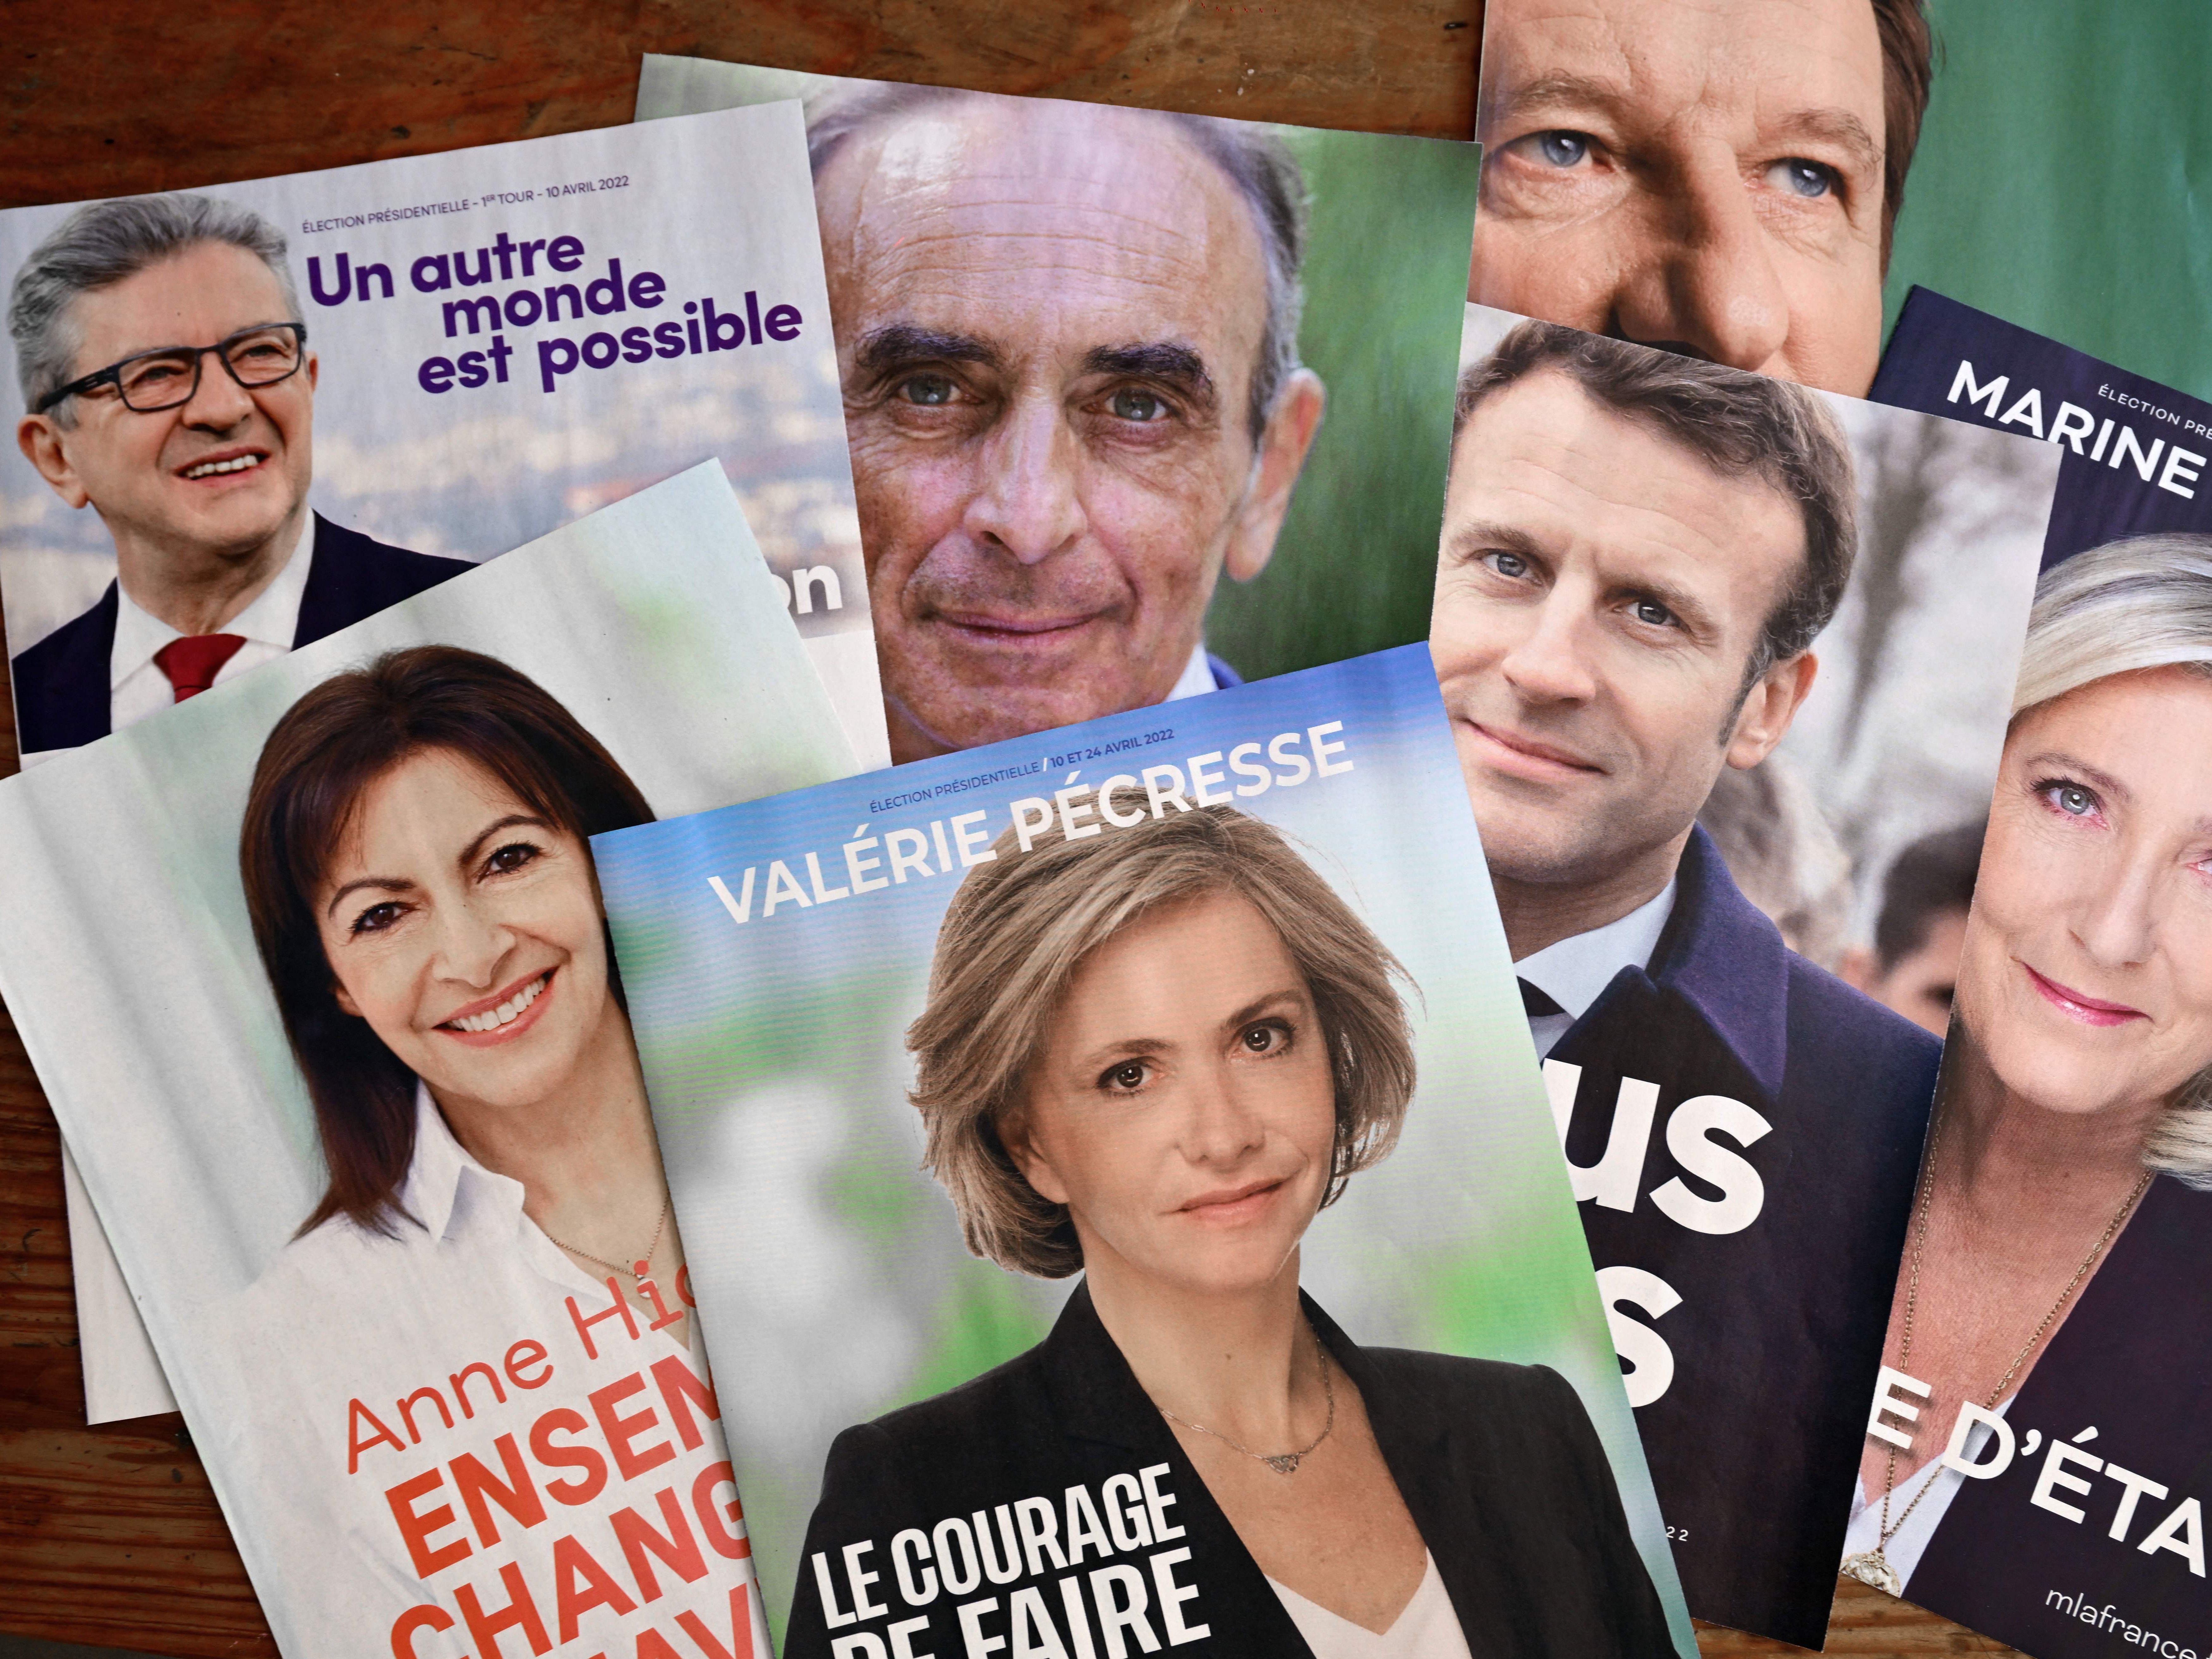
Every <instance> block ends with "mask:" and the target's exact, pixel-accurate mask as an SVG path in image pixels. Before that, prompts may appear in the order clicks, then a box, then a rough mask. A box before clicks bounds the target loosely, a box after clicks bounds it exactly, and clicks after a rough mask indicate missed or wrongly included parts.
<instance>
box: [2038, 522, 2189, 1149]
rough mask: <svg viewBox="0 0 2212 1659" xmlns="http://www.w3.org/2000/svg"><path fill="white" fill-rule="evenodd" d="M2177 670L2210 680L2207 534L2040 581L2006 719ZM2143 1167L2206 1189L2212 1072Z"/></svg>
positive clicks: (2145, 540) (2155, 1131) (2135, 543)
mask: <svg viewBox="0 0 2212 1659" xmlns="http://www.w3.org/2000/svg"><path fill="white" fill-rule="evenodd" d="M2152 668H2180V669H2185V670H2186V671H2188V672H2190V673H2192V674H2197V675H2201V676H2203V678H2207V679H2212V536H2191V535H2183V534H2169V535H2156V536H2136V537H2131V538H2129V539H2128V540H2125V541H2118V542H2109V543H2107V544H2106V545H2104V546H2103V547H2097V548H2092V549H2091V550H2089V551H2087V552H2086V553H2076V554H2075V556H2073V557H2072V558H2070V559H2069V560H2067V561H2066V562H2064V563H2063V564H2060V565H2056V566H2053V567H2052V568H2051V569H2049V570H2046V571H2045V572H2044V574H2043V578H2042V580H2040V581H2039V582H2038V583H2037V584H2036V586H2035V608H2034V609H2033V611H2030V612H2029V613H2028V618H2027V647H2026V649H2025V650H2024V651H2023V652H2022V653H2021V662H2020V682H2019V689H2018V690H2016V691H2015V693H2014V694H2013V718H2014V719H2015V720H2018V719H2019V718H2020V716H2021V715H2022V714H2026V713H2027V711H2028V710H2029V709H2031V708H2041V707H2042V706H2043V705H2044V704H2045V703H2048V702H2052V701H2053V700H2055V699H2057V698H2059V697H2063V696H2065V695H2066V694H2067V693H2068V692H2069V691H2078V690H2081V688H2082V687H2083V686H2085V685H2089V684H2093V683H2094V682H2096V681H2098V680H2102V679H2107V678H2111V677H2112V675H2114V674H2135V673H2141V672H2142V671H2144V670H2146V669H2152ZM2142 1161H2143V1165H2144V1167H2145V1168H2147V1169H2151V1170H2158V1171H2160V1173H2162V1174H2165V1175H2170V1176H2173V1177H2174V1178H2175V1179H2176V1180H2178V1181H2180V1182H2183V1183H2184V1184H2185V1185H2187V1186H2191V1187H2194V1188H2197V1191H2199V1192H2212V1066H2206V1067H2205V1068H2204V1069H2203V1071H2200V1072H2199V1073H2197V1075H2196V1076H2195V1077H2193V1078H2191V1079H2190V1080H2189V1081H2188V1082H2187V1083H2185V1084H2184V1085H2182V1087H2181V1089H2180V1090H2179V1091H2178V1092H2177V1093H2176V1094H2175V1096H2174V1097H2173V1100H2172V1103H2171V1104H2169V1105H2168V1106H2167V1107H2166V1110H2165V1111H2163V1112H2161V1113H2160V1114H2159V1116H2158V1119H2157V1121H2155V1122H2154V1123H2153V1124H2152V1126H2151V1131H2150V1134H2149V1137H2148V1139H2146V1140H2145V1141H2144V1143H2143V1154H2142Z"/></svg>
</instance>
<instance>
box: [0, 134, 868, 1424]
mask: <svg viewBox="0 0 2212 1659" xmlns="http://www.w3.org/2000/svg"><path fill="white" fill-rule="evenodd" d="M733 178H742V179H744V189H743V191H742V193H741V195H739V196H735V197H733V196H732V193H731V189H730V183H729V181H730V180H731V179H733ZM125 272H128V273H129V274H127V275H125V274H123V273H125ZM821 273H822V266H821V256H820V252H819V244H818V241H817V237H816V235H815V230H814V212H813V204H812V200H811V194H810V192H809V191H808V188H807V185H806V173H805V151H804V145H803V141H802V137H801V133H800V128H799V117H798V112H796V111H795V110H774V109H754V110H748V111H744V112H731V113H728V114H717V115H714V117H712V118H709V119H705V120H701V121H696V122H677V123H674V124H671V125H662V126H655V127H653V128H652V129H650V130H649V131H648V130H644V129H638V130H633V129H630V128H617V129H611V130H608V131H600V132H588V133H574V134H569V135H566V136H562V137H550V138H540V139H532V140H528V141H526V142H523V143H512V144H501V145H495V146H490V147H488V148H485V149H476V150H468V151H459V152H454V153H452V154H448V155H428V156H413V157H406V158H402V159H398V160H393V161H376V162H371V163H368V164H365V165H362V166H358V167H339V168H335V169H331V170H328V171H325V172H319V173H300V174H295V175H292V176H289V177H284V178H277V179H256V180H249V181H246V182H241V183H238V184H228V185H212V186H209V187H207V188H205V189H202V190H197V191H171V192H167V193H164V194H161V195H158V196H152V197H134V198H129V199H126V200H123V201H119V202H110V203H95V204H54V205H49V206H40V207H27V208H17V209H11V210H7V211H4V212H0V280H4V281H5V282H7V283H9V285H10V289H11V293H12V296H13V300H12V309H11V313H10V316H11V319H12V320H11V331H12V334H13V344H12V346H11V351H12V354H13V355H12V357H11V362H12V364H13V367H14V369H15V375H16V378H17V381H18V384H19V385H20V386H21V389H22V392H23V395H24V398H25V404H26V407H27V408H28V407H29V405H31V404H35V403H42V402H45V401H46V399H47V398H48V397H49V396H50V395H51V394H52V392H56V391H58V390H60V389H61V388H63V387H64V386H70V385H74V384H75V383H76V380H78V379H79V378H82V377H83V376H85V375H88V374H97V373H98V372H99V371H100V370H103V369H106V368H109V367H110V366H111V365H112V364H114V363H115V362H118V360H121V359H125V358H126V357H135V356H137V354H141V353H144V352H148V351H152V350H154V349H156V348H161V347H167V346H173V345H177V344H185V345H208V344H212V343H216V342H217V341H218V340H224V339H233V340H234V343H233V345H232V347H231V349H230V351H229V354H228V356H222V357H218V356H210V355H207V354H202V355H200V356H197V357H196V358H194V359H192V360H191V365H186V364H185V362H184V360H183V359H182V358H181V357H176V356H174V355H173V354H171V355H170V356H161V355H159V354H157V355H156V356H154V357H152V358H143V357H140V358H138V359H137V368H134V369H133V370H132V375H131V382H132V384H131V390H130V392H129V393H128V394H127V395H128V396H129V397H130V398H131V399H132V400H133V401H134V402H135V403H137V404H144V405H146V406H147V407H146V409H145V410H143V411H142V410H138V409H134V408H131V407H127V406H124V405H123V404H122V403H121V398H122V397H123V396H124V395H125V393H124V392H123V391H122V390H121V387H120V383H119V380H111V381H107V382H104V383H100V384H96V385H94V386H91V387H89V388H88V390H86V391H85V392H81V393H79V394H77V395H76V396H74V397H70V398H64V399H62V400H61V401H60V402H58V403H57V404H54V405H53V406H52V408H50V409H48V410H45V411H44V412H40V411H36V410H33V412H32V413H31V415H30V416H28V417H27V420H26V422H25V430H24V433H23V438H24V446H23V453H17V448H16V447H10V448H9V451H8V453H7V454H6V455H5V456H4V457H0V602H4V605H3V606H0V608H4V610H5V612H6V617H7V645H8V652H9V657H10V659H11V663H12V682H11V683H12V687H13V691H14V696H15V727H16V737H17V741H18V743H19V744H20V746H21V750H23V759H24V761H25V763H26V764H31V763H36V762H37V761H38V760H39V759H40V758H41V757H42V756H44V755H46V754H52V753H56V752H60V751H61V750H65V749H68V748H70V747H73V746H75V745H76V744H80V743H83V742H86V741H89V740H91V739H92V738H96V737H99V736H102V735H104V734H106V732H108V731H110V730H112V729H116V728H118V727H120V726H125V725H128V724H130V723H131V721H133V720H137V719H141V718H144V717H146V716H149V715H151V714H157V713H159V712H161V710H163V709H165V708H168V707H171V706H172V705H173V702H174V701H175V700H176V697H177V696H178V695H179V691H178V683H176V682H174V681H173V679H172V678H171V677H170V675H169V672H168V671H167V669H165V668H164V667H163V665H162V663H161V660H160V659H159V653H161V652H162V651H163V650H164V649H165V647H166V646H167V643H168V642H169V641H173V639H174V638H175V637H176V635H178V634H179V633H183V634H185V635H200V634H209V633H218V634H221V635H228V636H230V637H232V638H234V639H235V640H237V641H240V643H238V644H236V645H234V647H231V652H232V654H230V655H228V657H223V658H218V659H210V661H209V663H208V665H206V667H205V669H204V672H205V673H206V675H207V676H208V677H209V678H210V679H211V681H212V683H215V684H228V683H229V682H230V681H231V680H232V679H234V678H237V677H238V676H239V675H240V674H241V673H244V672H246V671H249V670H251V669H252V667H254V666H256V665H258V664H260V663H262V662H265V661H268V660H270V659H273V658H275V657H276V656H277V655H279V654H281V653H283V651H285V650H287V649H289V648H290V647H292V646H294V645H295V644H305V643H307V642H308V641H313V640H315V639H319V638H320V637H322V636H323V635H326V634H329V633H331V632H332V631H334V630H336V629H341V628H343V627H345V626H348V625H349V624H350V623H354V622H356V621H358V620H360V619H361V618H362V617H366V616H368V615H370V614H372V613H373V612H374V611H379V610H381V609H382V608H384V606H386V605H389V604H392V603H393V602H395V601H396V600H398V599H402V598H404V597H406V596H407V595H408V594H410V593H412V592H417V591H419V590H420V589H422V587H424V586H428V584H430V583H432V582H435V581H439V580H444V579H445V578H447V577H448V576H450V575H453V574H456V573H458V572H459V571H462V570H465V569H466V568H469V567H470V565H471V563H472V562H476V561H478V560H482V559H484V558H488V557H490V556H493V555H495V554H499V553H503V552H505V551H506V550H507V549H508V548H511V547H514V546H517V545H519V544H522V543H524V542H526V541H529V540H532V538H536V537H538V536H542V535H544V533H545V532H548V531H550V530H551V529H553V528H555V527H556V526H559V525H561V524H563V523H566V522H568V520H572V519H574V518H575V517H577V516H578V515H580V514H581V513H588V512H590V511H592V509H593V508H594V507H599V506H602V505H604V504H605V503H606V502H608V501H614V500H617V499H618V498H620V497H621V496H623V495H628V494H629V493H630V492H631V491H633V490H635V489H638V488H640V487H641V486H642V485H644V484H647V483H651V482H653V480H655V479H658V478H663V477H668V476H669V475H670V474H671V473H674V472H676V471H681V470H682V469H684V468H686V467H689V466H691V465H696V463H697V462H699V461H701V460H702V459H706V458H708V457H709V456H713V457H717V458H719V459H720V460H721V462H722V464H723V465H724V468H725V470H726V471H727V473H728V474H729V477H730V478H731V480H732V483H733V484H734V485H735V486H736V488H737V489H738V495H739V498H740V499H741V501H743V502H744V508H745V512H746V513H747V515H748V517H749V519H750V522H751V523H752V524H753V525H754V526H756V530H757V535H758V538H759V544H760V546H761V549H762V550H763V552H764V553H765V554H766V556H767V558H768V562H769V568H770V569H771V570H772V571H774V572H775V574H776V577H777V580H780V581H781V582H782V583H783V584H784V586H785V588H786V590H787V600H788V607H789V609H790V610H791V611H792V612H793V616H794V617H795V619H796V621H797V623H798V624H799V633H800V635H801V636H802V638H803V639H804V640H805V642H806V646H807V650H808V653H809V655H810V657H811V659H812V660H813V661H814V663H815V665H816V668H817V671H819V673H820V676H821V678H822V680H823V684H824V685H825V686H826V687H828V688H829V693H830V696H831V698H832V701H833V703H834V704H835V706H836V708H837V711H838V714H839V717H840V719H841V720H842V722H843V723H844V726H845V728H846V732H847V735H848V738H849V739H850V741H851V743H852V745H853V748H854V752H855V754H856V755H857V756H858V757H860V760H861V761H862V763H864V764H870V765H879V764H882V763H884V760H885V759H886V758H887V750H885V747H884V726H883V713H882V698H881V696H880V692H879V688H878V681H877V676H876V666H875V653H874V647H873V643H872V635H871V633H870V629H869V626H868V608H867V594H866V578H865V576H864V575H863V573H862V570H861V562H860V540H859V535H858V532H857V530H856V527H855V520H854V501H853V483H852V473H851V468H850V465H849V463H848V460H847V459H846V450H845V442H844V419H843V415H842V409H841V404H840V398H839V393H838V387H837V379H836V361H835V354H834V348H833V345H832V342H831V337H830V331H829V323H828V317H829V312H828V302H827V300H826V298H825V297H824V294H823V285H822V274H821ZM288 321H289V322H290V323H293V324H296V325H298V326H299V327H300V328H301V329H303V330H304V343H302V342H301V340H299V339H295V337H293V335H292V333H291V332H289V331H287V330H286V329H285V328H282V327H274V328H271V329H267V330H262V331H259V332H258V333H257V332H256V331H255V329H254V327H253V326H252V325H261V324H264V323H265V324H272V325H278V324H284V323H286V322H288ZM188 325H189V326H188ZM180 329H181V330H183V331H184V336H185V337H181V338H180V337H179V334H178V331H179V330H180ZM240 331H244V332H243V333H240ZM234 336H235V338H234ZM95 357H96V358H98V359H99V361H98V362H94V361H92V359H93V358H95ZM233 359H234V360H235V362H234V365H233V367H232V368H228V369H226V368H225V367H224V364H225V363H226V362H232V360H233ZM288 363H289V364H290V365H291V367H290V369H289V373H283V374H282V375H281V378H277V379H273V380H265V383H261V384H257V385H256V386H253V387H252V388H251V389H249V388H248V387H247V386H245V385H244V384H242V383H241V382H240V380H238V379H237V376H238V375H239V374H244V375H245V377H246V379H247V380H254V381H256V382H264V377H266V376H269V375H272V374H279V373H280V371H283V370H284V369H285V368H286V365H287V364H288ZM118 373H119V371H118ZM195 375H197V390H196V391H195V392H193V393H192V396H191V401H190V402H186V403H184V404H179V405H178V406H176V407H168V406H167V405H168V404H171V403H172V402H173V400H174V391H173V388H174V386H177V385H180V384H189V383H191V382H192V380H193V377H194V376H195ZM156 405H161V406H160V407H156ZM110 461H112V462H114V463H115V465H108V462H110ZM264 565H266V566H270V567H271V568H274V574H270V571H269V570H267V569H261V570H259V571H258V574H257V567H258V566H264ZM276 567H281V568H276ZM241 584H242V586H241ZM256 584H265V586H262V587H261V588H260V591H259V592H258V597H255V598H253V599H252V600H251V602H250V603H247V604H246V605H245V606H244V608H243V609H242V610H240V609H238V608H237V601H236V599H235V597H234V596H235V595H238V594H240V593H245V592H252V591H253V590H254V587H255V585H256ZM187 678H189V675H188V676H187ZM70 1191H71V1194H72V1199H71V1204H70V1231H71V1240H72V1248H73V1254H74V1258H75V1260H76V1262H77V1263H78V1284H79V1285H80V1287H81V1291H82V1294H81V1295H80V1297H79V1303H78V1310H79V1328H80V1331H81V1333H82V1341H83V1343H84V1349H85V1358H86V1373H85V1375H86V1389H87V1397H86V1404H87V1410H88V1417H89V1419H91V1420H93V1421H95V1422H97V1421H102V1420H105V1419H111V1418H118V1417H135V1416H140V1415H143V1414H145V1413H152V1412H159V1411H167V1410H170V1409H172V1408H173V1407H172V1404H171V1401H169V1399H168V1396H167V1390H166V1389H165V1388H164V1386H163V1384H162V1383H161V1376H160V1374H159V1372H158V1370H156V1369H155V1367H154V1365H153V1364H152V1360H151V1357H150V1355H149V1353H148V1352H147V1349H146V1346H145V1343H144V1340H143V1337H142V1336H141V1335H140V1334H139V1333H138V1332H137V1330H136V1329H135V1328H132V1327H131V1323H130V1322H129V1320H128V1318H127V1317H125V1318H124V1319H122V1320H120V1321H118V1319H117V1318H116V1317H115V1316H114V1310H116V1309H117V1308H118V1307H119V1306H121V1305H123V1304H122V1303H121V1300H120V1291H121V1286H120V1283H119V1280H118V1279H117V1277H116V1274H115V1272H114V1267H113V1263H112V1260H110V1259H109V1256H110V1253H109V1252H108V1250H107V1249H106V1244H105V1243H104V1241H103V1240H102V1239H101V1238H100V1232H99V1228H98V1225H97V1223H96V1221H95V1219H94V1218H92V1217H91V1216H89V1215H88V1214H86V1213H85V1212H84V1210H83V1206H82V1203H81V1202H80V1201H78V1200H77V1199H76V1192H77V1183H76V1182H74V1180H72V1181H71V1182H70Z"/></svg>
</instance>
